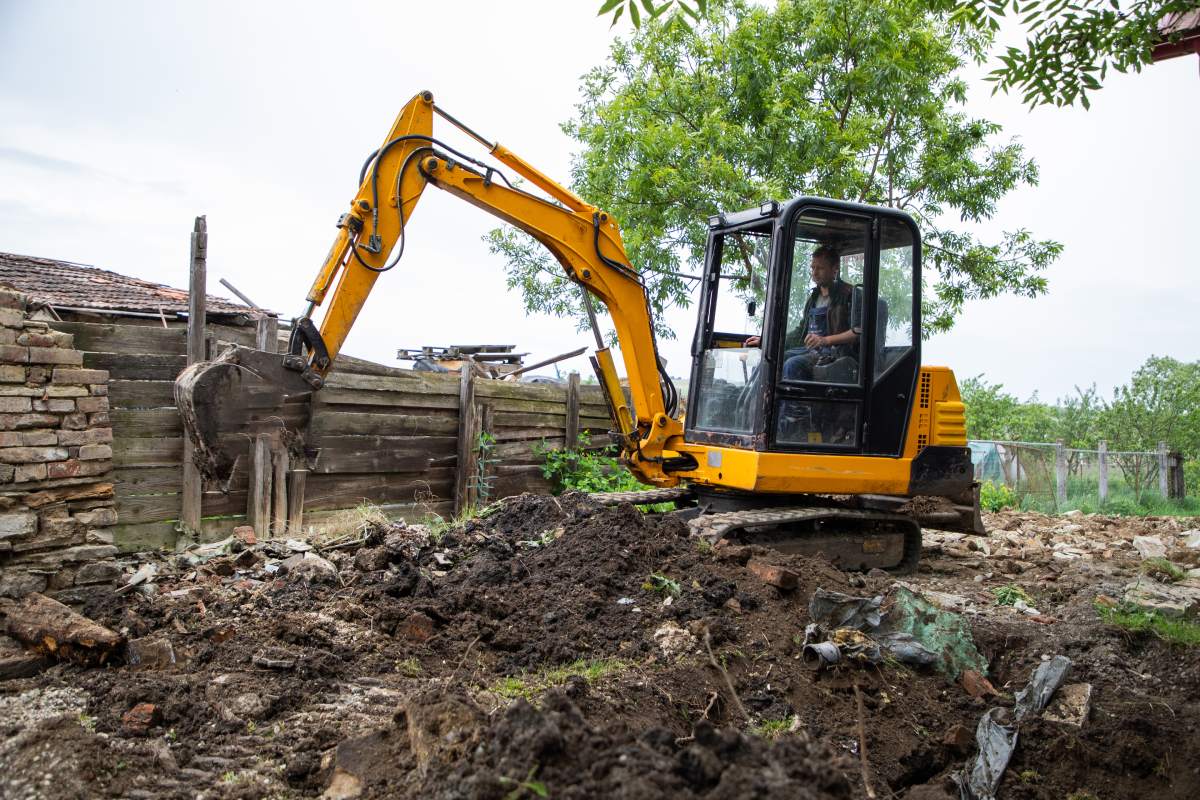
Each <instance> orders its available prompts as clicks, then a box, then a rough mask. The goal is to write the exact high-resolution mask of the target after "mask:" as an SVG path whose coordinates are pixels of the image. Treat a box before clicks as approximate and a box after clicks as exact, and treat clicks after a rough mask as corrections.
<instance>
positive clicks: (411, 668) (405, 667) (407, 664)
mask: <svg viewBox="0 0 1200 800" xmlns="http://www.w3.org/2000/svg"><path fill="white" fill-rule="evenodd" d="M396 672H399V673H400V674H401V675H403V676H404V677H406V678H419V677H421V676H422V675H423V674H424V673H425V670H424V668H423V667H422V666H421V662H420V661H417V660H416V659H415V658H406V659H404V660H403V661H397V662H396Z"/></svg>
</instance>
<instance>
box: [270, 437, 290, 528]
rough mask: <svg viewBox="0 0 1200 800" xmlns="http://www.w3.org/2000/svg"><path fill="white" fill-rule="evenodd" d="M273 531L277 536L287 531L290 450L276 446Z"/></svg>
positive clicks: (274, 455)
mask: <svg viewBox="0 0 1200 800" xmlns="http://www.w3.org/2000/svg"><path fill="white" fill-rule="evenodd" d="M271 467H272V469H273V474H272V475H271V494H272V495H273V497H272V500H271V532H272V533H273V534H274V535H276V536H283V535H284V534H286V533H287V510H288V501H287V473H288V451H287V448H286V447H282V446H276V448H275V450H274V452H272V453H271Z"/></svg>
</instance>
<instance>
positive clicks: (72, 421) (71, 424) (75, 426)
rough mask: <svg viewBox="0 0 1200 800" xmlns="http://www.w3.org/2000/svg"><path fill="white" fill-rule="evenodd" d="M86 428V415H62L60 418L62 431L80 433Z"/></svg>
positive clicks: (76, 413) (77, 413)
mask: <svg viewBox="0 0 1200 800" xmlns="http://www.w3.org/2000/svg"><path fill="white" fill-rule="evenodd" d="M87 426H88V420H87V414H80V413H79V412H75V413H74V414H64V415H63V418H62V427H63V430H67V431H81V430H83V429H84V428H86V427H87Z"/></svg>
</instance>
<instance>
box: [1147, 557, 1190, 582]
mask: <svg viewBox="0 0 1200 800" xmlns="http://www.w3.org/2000/svg"><path fill="white" fill-rule="evenodd" d="M1142 574H1143V575H1149V576H1150V577H1151V578H1153V579H1154V580H1156V581H1158V582H1159V583H1179V582H1180V581H1182V580H1184V579H1186V578H1187V570H1186V569H1184V568H1183V567H1181V566H1179V565H1178V564H1175V563H1172V562H1171V561H1168V560H1167V559H1165V558H1148V559H1146V560H1145V561H1143V562H1142Z"/></svg>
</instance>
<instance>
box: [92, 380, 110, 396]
mask: <svg viewBox="0 0 1200 800" xmlns="http://www.w3.org/2000/svg"><path fill="white" fill-rule="evenodd" d="M107 394H108V384H107V383H105V384H99V383H98V384H95V385H94V386H92V395H93V396H94V397H104V396H105V395H107Z"/></svg>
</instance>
